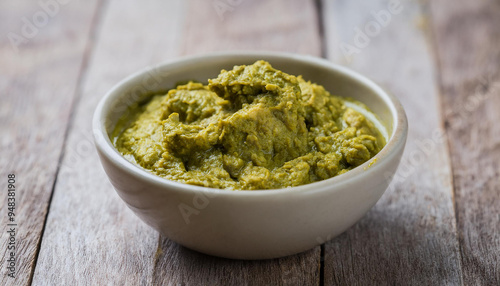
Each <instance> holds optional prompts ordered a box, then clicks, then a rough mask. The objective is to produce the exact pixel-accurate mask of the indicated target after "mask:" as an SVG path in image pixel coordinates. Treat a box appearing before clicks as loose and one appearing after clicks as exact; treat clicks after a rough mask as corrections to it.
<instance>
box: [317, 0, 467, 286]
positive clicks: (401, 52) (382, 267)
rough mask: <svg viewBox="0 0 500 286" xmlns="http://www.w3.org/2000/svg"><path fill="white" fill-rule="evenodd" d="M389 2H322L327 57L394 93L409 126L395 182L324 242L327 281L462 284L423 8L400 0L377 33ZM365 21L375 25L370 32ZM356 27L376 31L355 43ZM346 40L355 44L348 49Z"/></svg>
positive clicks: (328, 283) (341, 282)
mask: <svg viewBox="0 0 500 286" xmlns="http://www.w3.org/2000/svg"><path fill="white" fill-rule="evenodd" d="M391 2H392V3H395V2H396V3H397V1H391ZM391 2H389V1H382V0H380V1H370V2H369V3H368V2H366V1H323V7H324V15H323V18H324V19H325V36H326V41H327V54H328V56H329V58H330V59H332V60H333V61H336V62H341V63H343V64H347V65H348V66H350V67H351V68H353V69H355V70H357V71H360V72H361V73H363V74H366V75H367V76H369V77H371V78H373V79H374V80H375V81H377V82H378V83H380V84H382V86H384V87H386V89H387V90H389V91H390V92H392V93H394V94H395V95H396V96H397V97H398V98H399V99H400V100H401V101H402V103H403V105H404V107H405V109H406V112H407V115H408V121H409V126H410V131H409V137H408V143H407V147H406V148H407V149H406V151H405V154H404V156H403V161H402V163H401V165H400V168H399V170H398V173H397V175H396V177H395V179H394V181H393V183H392V185H391V187H390V188H389V189H388V190H387V192H386V194H385V195H384V196H383V197H382V199H381V200H380V201H379V202H378V203H377V205H376V206H375V207H374V208H373V209H372V210H371V211H370V212H369V213H368V214H367V215H366V216H365V217H364V218H363V219H362V220H361V221H360V222H359V223H357V224H356V225H355V226H354V227H353V228H351V229H349V230H348V231H347V232H346V233H344V234H343V235H341V236H340V237H338V238H336V239H334V240H332V241H331V242H329V243H327V244H326V246H325V266H324V267H325V269H324V273H325V277H324V279H325V284H327V285H332V284H337V285H458V284H460V283H461V280H462V273H461V265H460V255H459V247H458V240H457V237H456V225H455V218H454V208H453V190H452V184H451V172H450V169H449V157H448V150H447V146H446V139H445V137H444V136H436V134H438V135H440V134H442V133H443V128H442V125H441V119H440V114H439V105H438V102H439V101H438V92H437V90H436V89H437V83H436V81H435V74H436V72H437V71H436V67H435V64H434V59H433V56H432V48H431V47H432V46H431V45H429V44H428V41H427V32H428V31H427V29H426V23H427V22H426V17H427V16H426V11H425V10H424V9H423V8H422V7H421V6H420V5H421V4H420V3H419V2H415V1H401V7H400V8H398V9H395V10H396V11H400V13H390V12H389V14H390V20H386V21H379V23H380V24H379V28H380V29H379V31H378V33H375V31H376V29H375V28H374V27H372V26H373V25H374V24H373V21H377V19H376V18H375V16H373V14H372V12H376V13H380V12H379V11H389V8H388V5H389V3H391ZM450 5H451V3H450ZM401 9H402V10H401ZM393 11H394V10H393ZM382 14H384V12H382ZM384 15H387V13H385V14H384ZM386 19H387V18H386ZM367 27H368V29H373V30H371V31H368V32H366V29H367ZM356 28H359V29H360V30H361V31H363V32H364V33H365V34H366V33H371V35H369V36H368V39H365V40H366V41H365V44H363V42H362V41H358V42H357V44H358V45H357V46H356V42H355V37H356V35H357V33H358V32H356V31H357V30H356ZM358 37H362V36H358ZM358 40H359V39H358ZM366 42H367V44H366ZM343 44H349V45H352V46H355V47H356V48H357V49H358V51H357V52H356V53H352V54H351V53H346V52H345V50H344V52H343V51H342V50H341V48H340V47H341V45H343Z"/></svg>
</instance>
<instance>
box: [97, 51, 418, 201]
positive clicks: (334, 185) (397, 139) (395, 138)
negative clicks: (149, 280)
mask: <svg viewBox="0 0 500 286" xmlns="http://www.w3.org/2000/svg"><path fill="white" fill-rule="evenodd" d="M238 56H241V57H245V56H248V57H261V58H269V59H270V58H276V59H281V60H292V61H298V62H302V63H304V64H310V65H311V64H312V65H316V66H321V67H323V68H327V69H332V70H335V71H336V72H339V73H342V74H344V75H345V76H347V77H350V78H352V79H354V80H356V81H358V82H360V83H361V84H364V85H365V86H366V87H368V88H370V89H371V90H373V91H374V93H375V94H376V95H377V96H378V97H379V98H381V99H382V100H383V101H384V102H385V103H386V104H387V106H388V107H389V109H390V112H391V115H392V117H393V122H392V127H393V129H392V134H388V137H389V139H388V140H387V142H386V145H385V146H384V147H383V148H382V150H380V152H379V153H377V154H376V155H375V156H373V157H372V158H370V160H368V161H366V162H365V163H363V164H361V165H359V166H357V167H356V168H354V169H352V170H350V171H349V172H346V173H344V174H341V175H337V176H334V177H332V178H329V179H326V180H321V181H317V182H313V183H309V184H305V185H300V186H296V187H287V188H281V189H263V190H262V189H259V190H229V189H217V188H210V187H202V186H196V185H190V184H185V183H181V182H177V181H172V180H169V179H166V178H163V177H160V176H157V175H154V174H152V173H150V172H148V171H147V170H146V169H144V168H141V167H140V166H137V165H135V164H133V163H132V162H129V161H128V160H126V159H125V157H123V156H122V155H121V154H120V153H119V152H118V150H116V148H115V147H114V146H113V144H112V142H111V140H110V138H109V135H108V132H107V130H106V124H105V122H106V117H105V116H106V114H109V112H107V111H108V109H106V108H105V107H106V106H107V105H110V103H111V102H114V100H115V99H116V98H119V96H120V94H117V90H119V89H120V88H121V87H122V86H123V85H126V84H127V83H129V82H130V81H134V80H138V79H140V78H142V77H143V76H144V75H147V74H148V73H150V72H151V71H152V70H153V69H158V68H160V69H161V68H164V67H167V66H171V65H172V66H174V65H180V64H187V63H190V62H193V61H195V62H196V61H200V60H206V59H216V58H224V57H238ZM309 80H313V79H309ZM92 129H93V130H92V131H93V135H94V142H95V145H96V148H97V149H98V150H99V151H100V153H101V155H104V156H106V158H107V159H108V160H110V161H111V162H112V163H114V165H115V166H116V167H119V168H120V169H121V170H122V171H125V172H126V173H128V174H129V175H132V176H136V177H139V178H141V179H143V180H147V181H149V182H150V183H153V184H154V185H156V186H158V187H166V188H175V189H178V190H182V191H186V192H192V193H200V192H201V193H214V194H217V195H222V194H223V195H229V196H262V195H264V196H272V195H275V194H281V193H286V194H290V195H291V194H300V193H304V192H307V193H309V192H320V191H323V190H325V189H327V190H329V191H334V189H340V188H342V186H345V185H349V184H352V183H353V181H355V180H360V179H362V178H363V177H364V176H367V175H368V174H369V173H370V172H374V171H377V170H380V169H381V168H384V166H386V165H387V164H389V163H390V162H391V161H392V160H391V159H393V158H394V155H395V154H397V153H398V152H397V151H398V150H400V149H404V146H405V143H406V137H407V134H408V121H407V117H406V113H405V111H404V108H403V106H402V105H401V103H400V101H399V100H398V98H396V97H395V96H394V95H392V94H390V93H388V92H386V91H385V90H384V89H382V88H381V87H380V86H379V85H378V84H376V83H375V82H374V81H372V80H371V79H369V78H368V77H366V76H364V75H362V74H360V73H358V72H355V71H354V70H352V69H349V68H347V67H345V66H341V65H339V64H335V63H333V62H331V61H329V60H327V59H324V58H319V57H315V56H312V55H302V54H293V53H287V52H274V51H244V50H242V51H224V52H212V53H205V54H199V55H192V56H183V57H177V58H175V59H171V60H167V61H164V62H162V63H160V64H156V65H150V66H147V67H145V68H143V69H141V70H139V71H137V72H135V73H133V74H131V75H129V76H127V77H125V78H124V79H122V80H121V81H119V82H118V83H116V84H115V85H114V86H113V87H112V88H111V89H110V90H109V91H108V92H107V93H106V94H105V95H104V97H103V98H101V99H100V101H99V103H98V105H97V107H96V109H95V112H94V115H93V119H92ZM375 162H376V163H375Z"/></svg>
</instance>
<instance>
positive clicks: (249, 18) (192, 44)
mask: <svg viewBox="0 0 500 286" xmlns="http://www.w3.org/2000/svg"><path fill="white" fill-rule="evenodd" d="M314 2H315V1H313V0H307V1H301V0H293V1H290V0H273V1H248V0H214V1H204V0H191V1H189V8H188V9H189V10H188V11H189V17H187V18H186V19H187V21H186V28H185V31H184V37H185V38H184V41H183V44H182V53H183V54H196V53H202V52H211V51H221V50H269V51H287V52H296V53H303V54H312V55H320V54H321V39H320V31H319V27H318V23H319V22H318V17H317V11H316V5H315V3H314Z"/></svg>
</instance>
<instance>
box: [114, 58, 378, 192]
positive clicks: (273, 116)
mask: <svg viewBox="0 0 500 286" xmlns="http://www.w3.org/2000/svg"><path fill="white" fill-rule="evenodd" d="M352 102H353V101H352V100H349V103H351V105H350V106H352ZM346 103H347V99H344V98H341V97H339V96H334V95H331V94H330V93H329V92H328V91H326V90H325V89H324V88H323V87H322V86H320V85H317V84H314V83H311V82H308V81H305V80H304V79H303V78H302V77H301V76H293V75H289V74H286V73H284V72H282V71H279V70H276V69H274V68H273V67H271V65H270V64H269V63H268V62H265V61H257V62H256V63H254V64H253V65H248V66H244V65H241V66H235V67H234V68H233V69H232V70H230V71H226V70H222V71H221V73H220V74H219V75H218V77H217V78H214V79H210V80H208V85H203V84H201V83H195V82H189V83H187V84H184V85H179V86H177V87H176V88H175V89H172V90H170V91H168V93H167V94H166V95H156V96H154V97H153V98H152V99H151V100H150V101H148V102H147V103H146V104H143V105H140V106H136V107H135V108H134V109H133V110H132V114H133V116H132V117H131V116H130V115H129V116H128V117H127V118H122V119H121V120H120V122H121V123H119V124H117V127H116V128H115V131H114V133H113V140H114V144H115V146H116V148H117V149H118V151H119V152H120V153H121V154H123V156H124V157H125V158H126V159H127V160H129V161H131V162H133V163H134V164H136V165H139V166H141V167H142V168H144V169H146V170H148V171H149V172H151V173H153V174H156V175H158V176H160V177H163V178H166V179H169V180H174V181H178V182H182V183H186V184H192V185H199V186H205V187H212V188H223V189H244V190H257V189H278V188H285V187H292V186H298V185H303V184H308V183H312V182H316V181H320V180H324V179H328V178H331V177H333V176H336V175H339V174H342V173H345V172H347V171H349V170H351V169H353V168H355V167H356V166H359V165H361V164H363V163H364V162H366V161H368V160H369V159H370V158H371V157H373V156H374V155H375V154H377V153H378V152H379V151H380V149H381V148H382V147H383V146H384V144H385V139H384V137H383V136H382V134H381V132H380V130H378V129H377V128H376V127H375V125H374V124H373V122H371V121H369V120H368V119H367V118H366V117H365V116H364V115H363V113H362V112H358V111H356V110H355V109H353V108H351V107H348V106H347V105H349V104H346Z"/></svg>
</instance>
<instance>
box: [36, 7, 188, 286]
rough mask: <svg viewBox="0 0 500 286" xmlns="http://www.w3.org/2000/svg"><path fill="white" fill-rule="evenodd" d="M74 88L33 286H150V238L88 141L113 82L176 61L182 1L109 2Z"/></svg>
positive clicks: (154, 242)
mask: <svg viewBox="0 0 500 286" xmlns="http://www.w3.org/2000/svg"><path fill="white" fill-rule="evenodd" d="M102 9H103V10H102V13H103V14H102V18H101V19H99V21H98V24H97V25H98V26H99V33H98V36H97V38H96V39H95V45H94V47H93V51H92V53H91V57H90V60H89V64H88V69H87V70H86V71H85V78H84V81H83V82H82V89H81V90H80V91H79V92H80V93H81V99H80V101H79V102H78V106H77V108H76V111H75V114H74V121H73V123H72V128H71V130H70V133H69V136H68V141H67V144H66V147H65V150H64V158H63V160H62V164H61V168H60V172H59V178H58V180H57V184H56V186H55V191H54V196H53V199H52V204H51V206H50V212H49V215H48V219H47V226H46V229H45V233H44V236H43V239H42V245H41V251H40V254H39V257H38V261H37V265H36V269H35V274H34V278H33V284H34V285H81V284H85V285H103V284H104V285H150V284H151V274H152V271H153V262H154V256H155V253H156V249H157V243H158V234H157V233H156V232H155V231H154V230H152V229H151V228H150V227H148V226H146V225H145V224H144V223H143V222H141V221H140V220H139V219H138V218H137V217H136V216H135V215H134V214H133V213H132V212H131V211H130V210H129V209H127V207H126V206H125V204H124V203H123V202H122V201H121V200H120V198H119V197H118V196H117V195H116V193H115V191H114V190H113V187H112V186H111V184H110V183H109V182H108V180H107V177H106V175H105V173H104V171H103V170H102V168H101V166H100V163H99V159H98V156H97V153H96V151H95V149H94V143H93V139H92V127H91V121H92V120H91V118H92V115H93V112H94V109H95V107H96V105H97V103H98V101H99V100H100V99H101V98H102V96H103V95H104V94H105V93H106V92H107V91H108V90H109V89H110V88H111V87H112V86H113V85H114V84H115V83H117V82H118V81H119V80H121V79H122V78H124V77H125V76H127V75H129V74H131V73H133V72H135V71H137V70H138V69H141V68H144V67H145V66H147V65H149V64H153V63H159V62H161V61H164V60H166V59H168V58H171V57H173V56H176V55H177V52H176V51H177V41H178V35H179V34H178V33H179V31H180V28H179V26H180V25H181V23H182V21H183V19H182V17H183V15H184V14H183V5H182V1H180V0H179V1H168V2H165V1H153V0H148V1H141V3H140V4H139V3H138V2H137V1H133V0H129V1H123V0H115V1H110V2H109V3H108V4H107V5H105V6H104V7H103V8H102Z"/></svg>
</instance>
